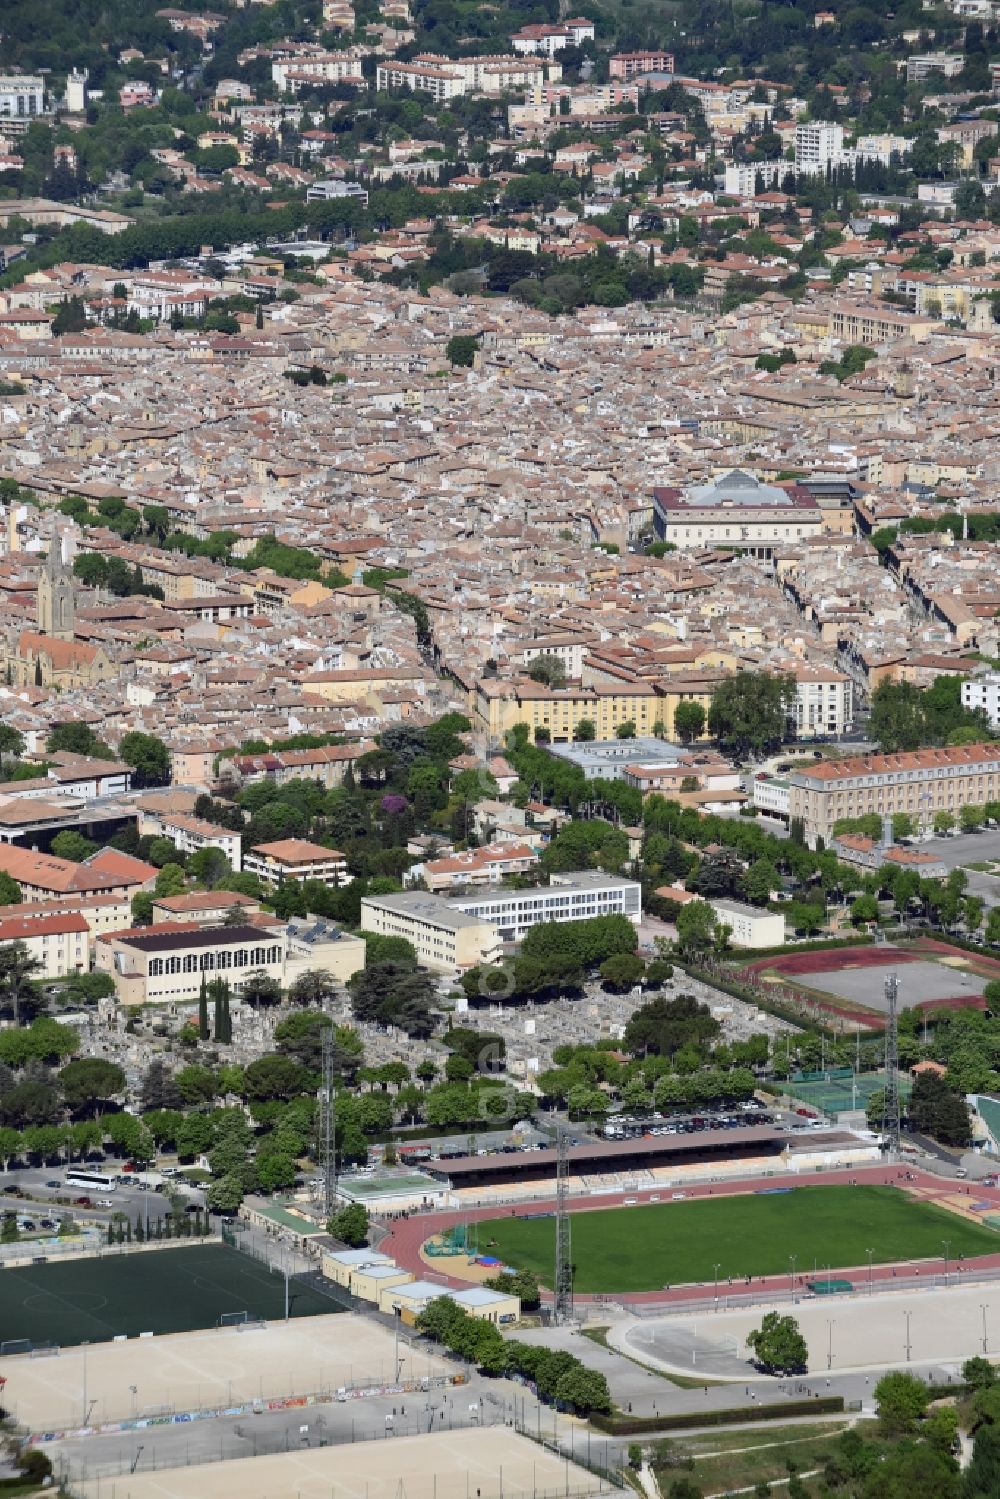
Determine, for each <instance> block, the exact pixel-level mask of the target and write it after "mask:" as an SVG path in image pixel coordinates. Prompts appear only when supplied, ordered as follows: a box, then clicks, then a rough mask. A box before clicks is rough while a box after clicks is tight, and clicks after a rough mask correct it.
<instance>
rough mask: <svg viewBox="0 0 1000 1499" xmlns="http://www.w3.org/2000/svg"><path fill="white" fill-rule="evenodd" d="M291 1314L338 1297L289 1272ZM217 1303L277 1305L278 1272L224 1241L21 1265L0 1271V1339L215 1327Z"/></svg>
mask: <svg viewBox="0 0 1000 1499" xmlns="http://www.w3.org/2000/svg"><path fill="white" fill-rule="evenodd" d="M289 1303H290V1305H289V1310H290V1313H291V1315H292V1316H293V1317H314V1316H317V1315H318V1314H320V1313H329V1312H336V1311H338V1310H340V1308H338V1307H337V1305H336V1304H335V1303H334V1302H332V1301H330V1300H328V1299H327V1297H325V1296H322V1295H321V1294H320V1293H319V1292H317V1291H314V1290H312V1289H311V1288H310V1287H308V1286H305V1285H302V1284H301V1283H300V1282H297V1281H295V1280H291V1281H290V1293H289ZM223 1312H247V1313H249V1315H250V1316H251V1317H266V1318H281V1317H284V1315H285V1279H284V1276H283V1275H278V1274H275V1273H274V1272H273V1271H270V1270H268V1268H267V1266H266V1265H262V1264H259V1263H258V1262H257V1261H256V1260H253V1259H251V1258H250V1257H249V1256H248V1255H245V1254H240V1253H239V1251H238V1250H235V1249H229V1248H228V1247H227V1246H226V1245H224V1244H200V1245H197V1246H194V1245H192V1246H190V1247H189V1246H187V1245H185V1246H183V1247H181V1246H179V1247H178V1248H176V1249H160V1250H149V1251H144V1252H143V1253H141V1254H131V1255H130V1254H116V1255H113V1256H110V1255H109V1256H108V1257H106V1258H103V1259H87V1260H77V1261H76V1262H68V1261H67V1262H64V1263H62V1264H53V1265H26V1266H24V1267H23V1268H19V1269H7V1270H4V1271H3V1272H2V1273H0V1340H2V1342H3V1343H5V1344H6V1343H10V1342H13V1341H15V1340H17V1339H20V1338H30V1339H31V1341H32V1342H33V1343H34V1344H36V1345H40V1344H44V1343H52V1344H56V1345H58V1346H67V1345H69V1344H72V1343H83V1342H91V1343H104V1342H108V1341H109V1340H110V1339H111V1338H113V1337H115V1336H116V1335H118V1334H121V1333H125V1334H127V1335H128V1336H129V1337H137V1336H138V1334H139V1333H141V1332H154V1333H168V1332H190V1331H192V1330H193V1329H195V1328H200V1327H215V1326H216V1325H217V1324H218V1321H219V1318H220V1317H221V1315H222V1313H223Z"/></svg>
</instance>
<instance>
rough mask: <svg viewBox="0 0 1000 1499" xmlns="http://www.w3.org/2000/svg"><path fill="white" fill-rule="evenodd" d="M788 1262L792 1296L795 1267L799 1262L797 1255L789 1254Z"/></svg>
mask: <svg viewBox="0 0 1000 1499" xmlns="http://www.w3.org/2000/svg"><path fill="white" fill-rule="evenodd" d="M788 1262H789V1264H790V1265H791V1267H792V1295H793V1296H794V1295H795V1266H796V1265H797V1264H798V1262H799V1257H798V1255H797V1254H790V1255H789V1256H788Z"/></svg>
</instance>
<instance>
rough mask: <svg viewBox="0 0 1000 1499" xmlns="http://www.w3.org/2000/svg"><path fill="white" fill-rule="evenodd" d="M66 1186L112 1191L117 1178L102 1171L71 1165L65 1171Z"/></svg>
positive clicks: (86, 1189) (96, 1190)
mask: <svg viewBox="0 0 1000 1499" xmlns="http://www.w3.org/2000/svg"><path fill="white" fill-rule="evenodd" d="M66 1185H67V1187H82V1188H83V1189H84V1190H85V1191H94V1192H113V1191H114V1190H115V1188H116V1187H117V1185H118V1178H117V1177H115V1176H108V1174H107V1173H106V1172H104V1171H89V1170H87V1169H86V1168H85V1167H83V1166H79V1167H77V1166H72V1167H71V1168H70V1169H69V1171H67V1172H66Z"/></svg>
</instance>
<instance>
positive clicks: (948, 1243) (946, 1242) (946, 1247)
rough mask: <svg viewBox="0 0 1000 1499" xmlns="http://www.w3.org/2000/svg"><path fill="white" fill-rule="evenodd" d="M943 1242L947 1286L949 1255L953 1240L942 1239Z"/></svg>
mask: <svg viewBox="0 0 1000 1499" xmlns="http://www.w3.org/2000/svg"><path fill="white" fill-rule="evenodd" d="M941 1243H942V1245H943V1246H944V1283H945V1286H947V1284H948V1256H949V1253H950V1251H951V1240H950V1239H942V1240H941Z"/></svg>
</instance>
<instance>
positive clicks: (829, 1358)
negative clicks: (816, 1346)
mask: <svg viewBox="0 0 1000 1499" xmlns="http://www.w3.org/2000/svg"><path fill="white" fill-rule="evenodd" d="M835 1321H836V1318H834V1317H827V1319H826V1329H827V1344H826V1367H827V1369H828V1370H829V1369H832V1368H833V1326H834V1322H835Z"/></svg>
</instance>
